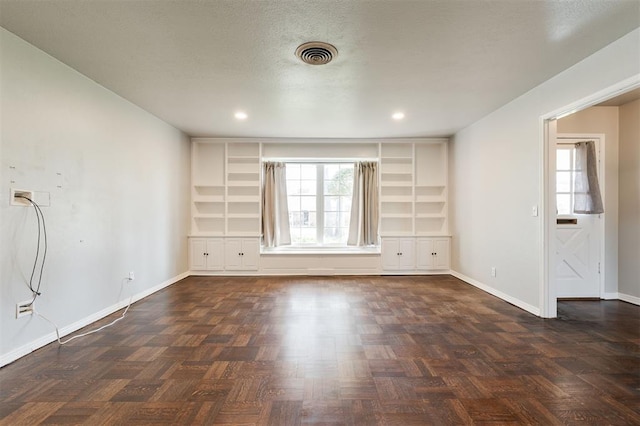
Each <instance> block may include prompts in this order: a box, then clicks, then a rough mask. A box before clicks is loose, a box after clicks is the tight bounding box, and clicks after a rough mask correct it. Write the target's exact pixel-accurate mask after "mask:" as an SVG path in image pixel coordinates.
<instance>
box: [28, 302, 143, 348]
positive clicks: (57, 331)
mask: <svg viewBox="0 0 640 426" xmlns="http://www.w3.org/2000/svg"><path fill="white" fill-rule="evenodd" d="M132 302H133V296H130V297H129V304H128V305H127V307H126V308H125V310H124V312H123V313H122V315H121V316H120V318H116V319H114V320H113V321H111V322H110V323H109V324H105V325H103V326H101V327H98V328H96V329H95V330H91V331H87V332H86V333H82V334H78V335H77V336H73V337H70V338H68V339H67V340H64V341H62V340H60V331H59V329H58V326H57V325H56V323H55V322H53V321H51V320H50V319H49V318H47V317H45V316H44V315H42V314H41V313H40V312H38V311H37V310H36V305H35V303H33V304H32V305H31V306H32V308H33V313H34V314H36V315H38V316H39V317H40V318H42V319H43V320H45V321H47V322H49V323H50V324H51V325H53V326H54V327H55V329H56V336H57V339H58V343H59V344H60V345H66V344H67V343H69V342H70V341H72V340H73V339H77V338H78V337H84V336H88V335H89V334H93V333H97V332H98V331H100V330H104V329H105V328H107V327H111V326H112V325H113V324H115V323H117V322H118V321H120V320H121V319H123V318H124V316H125V315H126V314H127V311H128V310H129V308H130V307H131V303H132Z"/></svg>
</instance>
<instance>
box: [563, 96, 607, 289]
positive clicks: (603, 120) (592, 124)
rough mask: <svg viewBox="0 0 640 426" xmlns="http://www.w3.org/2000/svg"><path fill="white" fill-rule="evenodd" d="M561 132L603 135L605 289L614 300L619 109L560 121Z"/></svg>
mask: <svg viewBox="0 0 640 426" xmlns="http://www.w3.org/2000/svg"><path fill="white" fill-rule="evenodd" d="M558 133H604V137H605V143H604V153H605V155H604V160H605V164H604V216H605V229H604V270H605V283H604V290H605V293H609V294H614V296H613V297H615V293H617V292H618V107H614V106H607V107H591V108H587V109H584V110H582V111H578V112H577V113H575V114H571V115H568V116H566V117H564V118H561V119H559V120H558ZM600 149H601V150H602V148H600Z"/></svg>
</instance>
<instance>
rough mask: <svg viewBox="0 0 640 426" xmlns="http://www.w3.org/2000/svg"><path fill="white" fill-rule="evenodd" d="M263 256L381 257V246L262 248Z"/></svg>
mask: <svg viewBox="0 0 640 426" xmlns="http://www.w3.org/2000/svg"><path fill="white" fill-rule="evenodd" d="M260 254H261V255H267V256H268V255H296V256H297V255H314V256H317V255H339V256H344V255H346V256H349V255H363V254H371V255H379V254H380V246H375V247H261V248H260Z"/></svg>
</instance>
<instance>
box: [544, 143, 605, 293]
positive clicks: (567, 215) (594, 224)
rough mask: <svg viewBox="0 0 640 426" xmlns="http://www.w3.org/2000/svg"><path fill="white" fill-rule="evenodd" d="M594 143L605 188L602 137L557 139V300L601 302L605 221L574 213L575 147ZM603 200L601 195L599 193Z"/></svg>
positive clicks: (599, 172) (600, 218)
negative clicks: (598, 300)
mask: <svg viewBox="0 0 640 426" xmlns="http://www.w3.org/2000/svg"><path fill="white" fill-rule="evenodd" d="M586 140H589V141H593V142H594V143H595V147H596V157H597V163H598V180H599V185H600V188H602V189H604V188H605V186H604V184H603V178H604V173H603V167H602V164H603V163H604V161H602V156H603V155H604V149H601V147H603V146H604V135H569V134H558V136H557V139H556V229H555V243H556V262H555V263H556V283H557V298H558V299H566V298H572V299H575V298H579V299H586V298H589V299H593V298H597V299H600V298H601V296H602V294H603V286H602V279H601V277H602V273H603V272H604V271H603V270H602V265H603V263H602V252H603V251H604V248H603V241H604V226H603V223H604V218H603V215H602V214H578V213H576V212H575V211H574V208H573V206H574V202H575V197H576V176H577V174H578V173H580V170H578V167H579V165H578V161H577V158H576V144H577V143H579V142H582V141H586ZM601 193H602V197H603V199H604V192H603V191H601Z"/></svg>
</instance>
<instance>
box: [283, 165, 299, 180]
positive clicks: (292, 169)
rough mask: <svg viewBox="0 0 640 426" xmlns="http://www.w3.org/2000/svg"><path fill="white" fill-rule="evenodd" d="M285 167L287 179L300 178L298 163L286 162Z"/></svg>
mask: <svg viewBox="0 0 640 426" xmlns="http://www.w3.org/2000/svg"><path fill="white" fill-rule="evenodd" d="M286 167H287V169H286V175H287V180H289V179H292V180H296V179H300V164H289V163H287V165H286Z"/></svg>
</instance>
